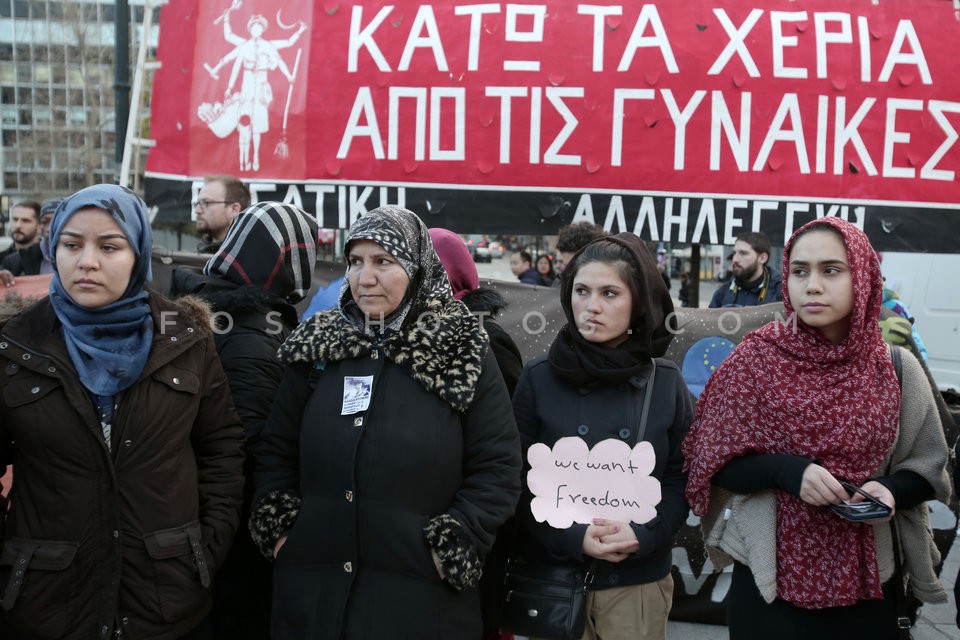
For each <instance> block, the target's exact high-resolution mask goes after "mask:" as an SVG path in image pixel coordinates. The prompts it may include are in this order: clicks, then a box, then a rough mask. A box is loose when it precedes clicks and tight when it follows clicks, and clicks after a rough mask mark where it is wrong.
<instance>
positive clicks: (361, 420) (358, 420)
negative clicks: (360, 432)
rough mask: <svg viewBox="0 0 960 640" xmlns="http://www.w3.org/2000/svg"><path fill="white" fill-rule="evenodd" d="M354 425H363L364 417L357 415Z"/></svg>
mask: <svg viewBox="0 0 960 640" xmlns="http://www.w3.org/2000/svg"><path fill="white" fill-rule="evenodd" d="M353 426H355V427H362V426H363V417H357V418H354V419H353Z"/></svg>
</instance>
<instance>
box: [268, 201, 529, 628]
mask: <svg viewBox="0 0 960 640" xmlns="http://www.w3.org/2000/svg"><path fill="white" fill-rule="evenodd" d="M344 253H345V254H346V256H345V257H346V261H347V273H346V277H345V279H344V284H343V288H342V290H341V294H340V303H339V305H338V307H337V308H335V309H331V310H329V311H326V312H322V313H318V314H316V315H315V316H313V317H312V318H310V319H308V320H307V321H306V322H305V323H304V324H303V325H301V326H300V327H299V328H298V329H297V330H296V331H294V333H293V334H292V335H291V336H290V338H289V339H288V340H287V341H286V342H285V343H284V345H283V347H282V348H281V350H280V358H281V360H282V361H283V362H284V363H286V365H287V371H286V374H285V376H284V379H283V382H282V383H281V385H280V389H279V391H278V392H277V396H276V402H275V403H274V408H273V411H272V413H271V415H270V418H269V419H268V421H267V425H266V428H265V432H264V435H263V437H262V439H261V443H260V446H259V448H258V449H257V451H256V464H257V468H256V495H255V497H254V513H253V515H252V517H251V522H250V528H251V532H252V533H253V536H254V540H255V541H256V543H257V544H258V545H259V546H260V548H261V550H262V551H263V553H264V554H265V555H266V556H267V557H269V558H271V559H273V560H274V561H275V565H274V589H275V591H274V605H273V616H272V635H273V637H274V638H282V639H287V638H310V639H311V640H313V639H329V640H339V639H340V638H365V639H368V640H379V639H382V640H393V639H395V638H426V639H431V638H436V639H441V638H471V637H479V636H480V632H481V624H480V605H479V596H478V591H477V583H478V581H479V578H480V569H481V564H482V560H483V557H484V555H485V554H486V553H487V552H488V551H489V549H490V547H491V545H492V544H493V539H494V532H495V531H496V529H497V527H498V526H499V525H500V524H501V523H503V522H504V521H505V520H506V519H507V518H508V517H509V516H510V515H511V514H512V512H513V509H514V506H515V503H516V500H517V496H518V494H519V490H520V445H519V440H518V436H517V431H516V426H515V424H514V421H513V416H512V413H511V406H510V398H509V396H508V394H507V391H506V387H505V386H504V383H503V379H502V377H501V375H500V372H499V371H498V369H497V365H496V362H495V360H494V358H493V356H492V354H491V353H490V352H489V349H488V344H487V336H486V334H485V333H484V332H483V329H482V328H481V324H480V322H479V320H478V318H476V317H474V316H472V315H471V314H470V313H469V311H468V310H467V308H466V307H465V306H464V305H463V303H461V302H460V301H458V300H456V299H455V298H454V297H453V294H452V292H451V289H450V283H449V282H448V280H447V276H446V274H445V273H444V269H443V265H442V264H441V263H440V260H439V259H438V258H437V254H436V252H435V251H434V249H433V244H432V243H431V240H430V236H429V234H428V233H427V228H426V226H425V225H424V224H423V222H421V220H420V219H419V218H417V216H416V215H414V214H413V213H411V212H410V211H407V210H405V209H401V208H399V207H393V206H386V207H380V208H379V209H375V210H374V211H371V212H369V213H368V214H366V215H364V216H363V217H362V218H360V219H359V220H358V221H357V222H356V223H355V225H354V226H353V227H352V228H351V230H350V234H349V236H348V238H347V243H346V246H345V249H344Z"/></svg>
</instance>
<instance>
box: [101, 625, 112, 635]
mask: <svg viewBox="0 0 960 640" xmlns="http://www.w3.org/2000/svg"><path fill="white" fill-rule="evenodd" d="M108 631H110V627H108V626H107V625H103V626H102V627H100V635H102V636H105V635H107V632H108Z"/></svg>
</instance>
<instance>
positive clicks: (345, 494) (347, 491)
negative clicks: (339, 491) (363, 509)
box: [343, 489, 353, 502]
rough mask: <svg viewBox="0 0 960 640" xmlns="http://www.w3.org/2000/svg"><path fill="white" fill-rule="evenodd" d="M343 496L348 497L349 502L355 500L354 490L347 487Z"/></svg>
mask: <svg viewBox="0 0 960 640" xmlns="http://www.w3.org/2000/svg"><path fill="white" fill-rule="evenodd" d="M343 496H344V497H345V498H346V499H347V502H353V491H350V490H349V489H347V490H346V491H344V492H343Z"/></svg>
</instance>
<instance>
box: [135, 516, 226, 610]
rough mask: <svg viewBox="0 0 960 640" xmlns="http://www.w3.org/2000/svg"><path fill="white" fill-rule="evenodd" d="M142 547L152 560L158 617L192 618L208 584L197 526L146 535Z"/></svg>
mask: <svg viewBox="0 0 960 640" xmlns="http://www.w3.org/2000/svg"><path fill="white" fill-rule="evenodd" d="M143 543H144V545H145V546H146V548H147V553H148V554H149V555H150V557H151V558H152V560H153V566H154V571H155V575H156V588H157V596H158V598H159V602H160V615H161V616H163V619H164V620H166V621H167V622H177V621H179V620H182V619H184V618H186V617H188V616H190V615H192V614H194V613H195V612H196V611H197V609H198V608H200V607H201V606H202V605H203V602H204V597H203V592H204V591H206V590H207V589H208V588H209V587H210V583H211V575H210V564H209V562H208V560H207V557H206V553H205V545H204V544H203V541H202V533H201V528H200V523H199V522H196V521H194V522H191V523H189V524H186V525H183V526H181V527H173V528H171V529H163V530H161V531H154V532H153V533H148V534H146V535H144V537H143Z"/></svg>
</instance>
